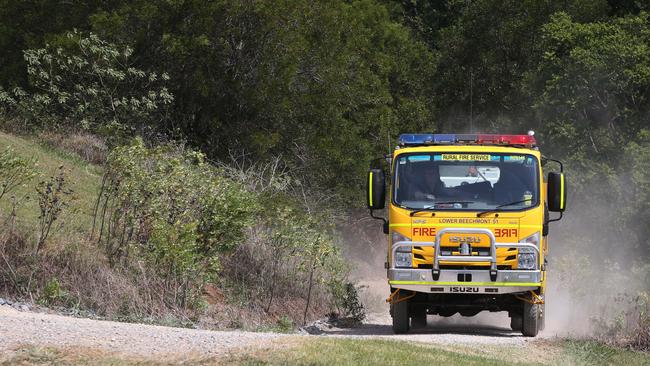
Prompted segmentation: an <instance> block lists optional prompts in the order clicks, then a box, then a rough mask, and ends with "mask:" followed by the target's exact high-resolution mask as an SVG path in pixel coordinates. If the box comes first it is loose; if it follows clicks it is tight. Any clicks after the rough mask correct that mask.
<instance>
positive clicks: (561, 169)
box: [542, 156, 564, 220]
mask: <svg viewBox="0 0 650 366" xmlns="http://www.w3.org/2000/svg"><path fill="white" fill-rule="evenodd" d="M542 160H548V161H552V162H555V163H558V164H559V165H560V173H564V164H562V162H561V161H559V160H555V159H551V158H549V157H546V156H542ZM543 165H544V164H542V166H543ZM558 220H559V219H558Z"/></svg>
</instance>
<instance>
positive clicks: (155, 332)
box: [0, 305, 530, 360]
mask: <svg viewBox="0 0 650 366" xmlns="http://www.w3.org/2000/svg"><path fill="white" fill-rule="evenodd" d="M487 315H488V316H490V314H487ZM505 319H507V317H505ZM429 320H430V322H433V324H432V325H430V326H428V327H427V328H425V329H423V330H419V331H415V332H412V333H409V334H406V335H393V334H392V330H391V326H390V318H389V317H388V316H387V315H383V314H382V315H377V316H374V317H373V316H371V317H370V318H369V320H368V322H367V323H366V324H364V325H362V326H360V327H356V328H334V327H329V326H328V325H327V324H325V323H322V324H320V325H317V328H318V331H317V333H320V335H319V336H324V337H353V338H385V339H396V340H407V341H414V342H423V343H430V344H441V345H454V344H455V345H458V344H463V345H473V346H479V347H480V346H481V345H511V346H522V347H523V346H525V345H526V343H527V342H528V341H529V340H530V338H525V337H522V336H521V334H519V333H515V332H512V331H511V330H510V329H509V328H504V327H500V326H495V325H486V324H480V323H476V320H468V319H454V318H452V319H450V320H442V321H436V320H435V317H430V318H429ZM487 320H488V321H487V323H489V322H490V321H492V322H493V323H494V322H495V320H494V319H487ZM479 321H481V320H479ZM499 321H503V319H496V324H497V325H498V324H499ZM482 322H483V323H486V319H483V320H482ZM292 336H293V337H296V335H292ZM286 337H289V335H284V334H276V333H258V332H244V331H210V330H196V329H185V328H172V327H163V326H154V325H143V324H131V323H118V322H112V321H102V320H93V319H82V318H74V317H67V316H62V315H54V314H46V313H35V312H30V311H20V310H17V309H15V308H13V307H10V306H6V305H5V306H0V354H1V353H5V352H9V351H11V350H16V349H19V348H20V347H24V346H37V347H55V348H67V347H84V348H88V349H96V350H100V351H103V352H109V353H115V354H122V355H126V356H132V357H144V358H147V359H152V358H153V359H165V360H170V359H176V358H188V357H199V358H205V357H220V356H226V355H228V354H229V352H233V351H235V350H236V349H237V348H240V347H241V348H247V349H251V348H254V347H257V348H258V349H267V348H272V347H274V344H275V345H276V346H277V345H281V344H282V342H275V341H278V340H281V339H288V338H286ZM301 337H314V335H301Z"/></svg>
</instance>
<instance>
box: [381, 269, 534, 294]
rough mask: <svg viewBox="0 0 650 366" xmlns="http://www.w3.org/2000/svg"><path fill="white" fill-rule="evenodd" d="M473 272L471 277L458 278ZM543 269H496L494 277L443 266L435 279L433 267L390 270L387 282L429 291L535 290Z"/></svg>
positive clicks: (392, 284)
mask: <svg viewBox="0 0 650 366" xmlns="http://www.w3.org/2000/svg"><path fill="white" fill-rule="evenodd" d="M467 275H471V278H472V281H469V282H465V281H458V279H459V278H467ZM541 281H542V272H541V271H516V270H515V271H513V270H507V271H504V270H501V271H497V277H496V280H495V281H492V280H491V278H490V273H489V271H487V270H456V269H441V270H440V278H439V279H438V280H437V281H434V280H433V274H432V271H431V270H430V269H415V268H414V269H408V268H405V269H401V268H397V269H396V268H391V269H389V270H388V283H389V284H390V286H391V287H392V288H399V289H404V290H410V291H417V292H428V293H469V294H472V293H473V294H486V293H490V294H505V293H514V292H523V291H528V290H535V289H537V288H539V287H541V285H542V284H541Z"/></svg>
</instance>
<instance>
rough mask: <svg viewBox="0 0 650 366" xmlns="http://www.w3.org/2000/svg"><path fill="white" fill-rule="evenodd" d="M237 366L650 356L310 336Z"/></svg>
mask: <svg viewBox="0 0 650 366" xmlns="http://www.w3.org/2000/svg"><path fill="white" fill-rule="evenodd" d="M227 362H228V363H233V364H239V365H435V364H444V365H567V366H568V365H595V366H599V365H626V366H637V365H639V366H641V365H650V354H647V353H642V352H634V351H629V350H624V349H618V348H613V347H609V346H605V345H602V344H599V343H596V342H589V341H565V340H555V341H541V342H530V343H528V344H526V345H525V346H523V347H522V346H515V345H507V346H498V345H487V346H481V345H454V346H449V345H447V346H441V345H427V344H422V343H411V342H402V341H391V340H360V339H340V338H339V339H337V338H316V337H308V338H301V339H298V340H297V341H296V342H294V343H293V344H292V345H290V346H284V347H278V350H277V351H275V352H264V353H261V352H257V353H251V354H243V355H235V356H231V358H230V359H229V360H227Z"/></svg>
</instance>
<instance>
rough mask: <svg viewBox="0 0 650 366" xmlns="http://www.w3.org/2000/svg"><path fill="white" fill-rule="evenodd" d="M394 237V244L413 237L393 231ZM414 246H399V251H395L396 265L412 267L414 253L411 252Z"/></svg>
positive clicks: (392, 237)
mask: <svg viewBox="0 0 650 366" xmlns="http://www.w3.org/2000/svg"><path fill="white" fill-rule="evenodd" d="M391 239H392V244H395V243H398V242H400V241H411V238H409V237H406V236H404V235H402V234H400V233H398V232H395V231H393V233H392V235H391ZM411 249H413V248H412V247H399V248H397V251H396V252H395V258H393V260H394V261H395V267H412V266H413V264H412V263H413V262H412V257H413V254H412V253H411Z"/></svg>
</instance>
